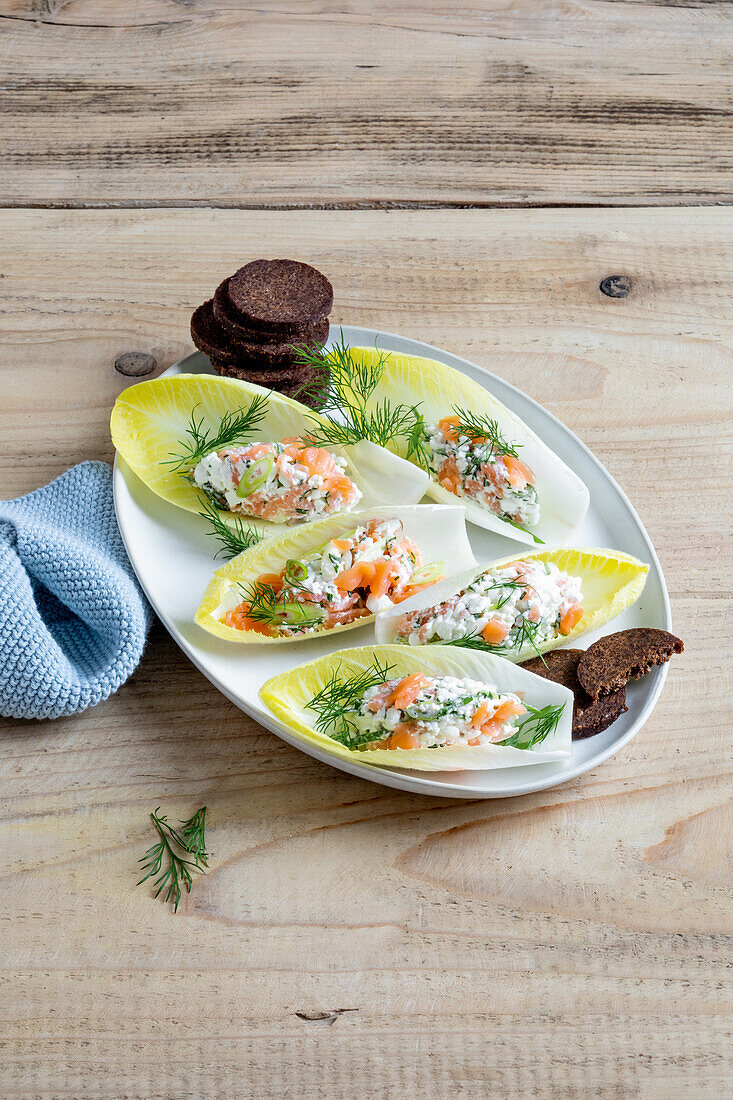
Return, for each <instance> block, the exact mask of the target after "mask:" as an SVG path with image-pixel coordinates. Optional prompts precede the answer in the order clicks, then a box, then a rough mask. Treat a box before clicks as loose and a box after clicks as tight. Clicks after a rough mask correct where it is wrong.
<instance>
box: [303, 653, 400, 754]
mask: <svg viewBox="0 0 733 1100" xmlns="http://www.w3.org/2000/svg"><path fill="white" fill-rule="evenodd" d="M394 668H395V666H394V665H390V664H388V663H387V662H385V663H384V664H383V665H382V664H380V662H379V657H377V656H375V657H373V658H372V662H371V664H370V665H368V666H367V667H366V668H365V669H363V670H362V671H361V672H356V673H354V674H353V675H351V676H346V677H343V676H341V675H340V670H341V665H340V664H338V665H337V666H336V668H334V670H333V672H332V673H331V675H330V676H329V678H328V680H327V681H326V683H325V684H324V685H323V687H322V688H321V690H320V691H319V692H318V694H317V695H314V696H313V698H312V699H311V700H310V702H309V703H306V704H305V705H306V707H307V708H308V710H312V711H315V713H316V715H317V717H316V723H315V725H316V729H317V730H318V731H319V733H325V734H327V735H328V736H329V737H330V738H331V739H332V740H334V741H339V742H340V743H341V744H342V745H351V744H352V743H354V744H356V743H358V741H359V731H358V730H357V729H356V726H355V725H354V723H353V722H352V721H351V720H350V719H349V717H348V713H349V712H350V711H351V712H355V711H356V710H357V709H358V708H359V705H360V704H361V700H362V698H363V697H364V693H365V692H366V691H368V690H369V688H372V687H379V686H380V684H383V683H385V682H386V681H387V680H389V679H390V674H391V673H392V672H394ZM361 740H362V741H364V738H361ZM369 740H371V741H374V740H377V738H375V736H374V734H371V735H370V736H369Z"/></svg>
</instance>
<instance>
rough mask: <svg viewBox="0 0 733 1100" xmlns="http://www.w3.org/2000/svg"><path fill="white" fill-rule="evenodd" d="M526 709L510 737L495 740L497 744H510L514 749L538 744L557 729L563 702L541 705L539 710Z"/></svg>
mask: <svg viewBox="0 0 733 1100" xmlns="http://www.w3.org/2000/svg"><path fill="white" fill-rule="evenodd" d="M527 710H528V711H529V714H528V715H527V716H526V718H522V720H521V721H520V722H519V723H518V725H517V728H516V729H515V731H514V733H513V734H512V735H511V737H507V739H506V741H497V745H510V746H511V747H512V748H515V749H531V748H532V747H533V746H534V745H538V744H539V743H540V741H544V740H545V738H546V737H547V736H548V735H549V734H551V733H552V732H553V730H555V729H557V724H558V722H559V721H560V716H561V714H562V712H563V711H564V710H565V704H564V703H560V704H559V705H558V706H556V707H553V706H547V707H542V709H541V710H537V709H536V708H535V707H530V706H527Z"/></svg>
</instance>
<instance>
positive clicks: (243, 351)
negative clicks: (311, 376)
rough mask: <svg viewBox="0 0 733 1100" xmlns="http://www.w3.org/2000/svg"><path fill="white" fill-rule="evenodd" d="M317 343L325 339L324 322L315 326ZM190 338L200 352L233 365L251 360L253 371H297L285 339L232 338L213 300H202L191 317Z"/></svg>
mask: <svg viewBox="0 0 733 1100" xmlns="http://www.w3.org/2000/svg"><path fill="white" fill-rule="evenodd" d="M317 334H318V337H319V339H318V341H317V342H318V343H324V342H325V340H327V339H328V321H324V322H322V323H321V324H320V325H319V326H318V329H317ZM191 338H192V340H193V342H194V344H195V345H196V347H197V348H198V349H199V351H203V352H204V354H206V355H208V356H209V357H210V358H213V359H221V360H222V361H224V362H228V363H231V364H235V363H237V362H239V360H241V359H248V360H251V363H252V368H253V369H257V370H286V369H293V370H300V369H302V367H301V366H300V364H299V363H298V362H297V359H296V352H295V351H294V350H293V345H292V344H290V343H287V342H280V341H278V342H275V343H260V342H256V343H255V342H249V341H246V340H235V339H234V338H233V337H232V336H231V335H230V334H229V333H228V332H227V331H226V329H225V328H224V327H223V326H222V325H221V324H220V323H219V322H218V320H217V319H216V314H215V312H214V305H213V300H212V299H209V300H208V302H204V303H203V305H200V306H199V307H198V309H197V310H195V311H194V314H193V316H192V317H191Z"/></svg>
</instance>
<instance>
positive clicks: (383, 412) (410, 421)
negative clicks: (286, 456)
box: [294, 329, 423, 457]
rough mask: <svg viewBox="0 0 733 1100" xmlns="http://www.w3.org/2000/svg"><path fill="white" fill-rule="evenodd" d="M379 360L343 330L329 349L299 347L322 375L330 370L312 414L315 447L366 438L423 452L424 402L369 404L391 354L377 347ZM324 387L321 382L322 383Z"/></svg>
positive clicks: (300, 355)
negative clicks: (367, 357) (360, 350)
mask: <svg viewBox="0 0 733 1100" xmlns="http://www.w3.org/2000/svg"><path fill="white" fill-rule="evenodd" d="M375 349H376V351H377V358H376V360H375V361H374V362H364V361H363V360H361V359H359V358H358V357H357V356H355V355H354V349H353V348H352V347H351V346H350V345H349V344H347V343H346V341H345V339H344V334H343V329H342V330H341V336H340V338H339V340H337V341H336V343H335V344H333V346H332V347H331V349H330V350H329V351H326V349H325V347H323V346H321V347H317V348H295V349H294V353H295V357H296V360H297V361H298V362H299V363H300V364H301V365H302V366H306V367H308V368H309V369H310V370H311V371H315V372H316V374H317V377H318V378H321V377H323V375H324V373H325V372H326V371H328V372H329V374H330V388H329V389H328V390H327V391H326V392H323V391H322V390H321V389H319V390H318V392H319V395H320V416H319V418H318V419H316V418H315V417H312V418H311V423H310V426H309V429H308V441H309V442H310V443H312V444H313V445H314V446H323V445H328V444H331V445H336V446H349V445H352V444H354V443H360V442H361V441H362V440H364V439H366V440H368V441H369V442H371V443H376V444H377V445H378V446H380V447H387V446H388V445H389V444H390V443H392V444H394V443H395V442H396V441H399V440H403V441H406V445H407V449H408V457H412V454H413V453H418V449H417V439H418V437H420V442H421V437H422V433H423V422H422V417H421V415H420V413H419V411H418V408H419V407H418V405H405V404H402V403H400V404H396V405H395V404H394V403H393V402H392V401H390V400H389V399H388V398H386V397H385V398H382V399H381V400H380V401H378V402H377V403H376V404H373V405H372V406H371V407H369V404H370V400H371V398H372V397H373V395H374V392H375V390H376V388H377V386H378V385H379V383H380V381H381V379H382V375H383V374H384V368H385V366H386V364H387V359H388V352H386V351H380V349H379V348H378V347H376V345H375ZM319 385H320V383H319Z"/></svg>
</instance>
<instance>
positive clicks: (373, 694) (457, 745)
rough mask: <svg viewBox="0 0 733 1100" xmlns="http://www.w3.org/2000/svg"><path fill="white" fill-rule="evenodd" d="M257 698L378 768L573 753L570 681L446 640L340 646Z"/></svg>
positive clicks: (448, 766) (520, 761)
mask: <svg viewBox="0 0 733 1100" xmlns="http://www.w3.org/2000/svg"><path fill="white" fill-rule="evenodd" d="M260 698H261V699H262V700H263V702H264V703H266V705H267V706H268V707H269V708H270V710H271V711H272V713H273V714H274V715H275V717H276V718H278V719H279V721H280V722H282V724H283V725H284V726H285V727H286V728H287V729H288V730H289V731H290V732H291V733H294V734H296V735H297V736H298V737H300V738H302V739H303V740H304V741H306V742H308V743H310V744H312V745H317V746H318V747H319V748H321V749H325V750H326V751H328V752H329V753H331V754H333V755H334V756H337V757H339V758H341V759H344V760H354V759H356V760H358V761H359V762H360V763H366V764H374V765H377V766H387V767H392V768H409V769H414V770H417V771H459V770H463V769H467V770H485V769H489V768H505V767H517V766H522V765H531V764H540V763H548V762H550V761H553V760H562V759H566V758H567V757H568V756H570V754H571V751H572V750H571V722H572V712H573V697H572V693H571V692H570V691H569V690H568V689H567V688H564V687H562V686H561V685H560V684H555V683H552V682H551V681H549V680H545V679H543V678H542V677H539V676H535V675H533V674H532V673H531V672H527V670H526V669H523V668H518V667H517V666H516V665H514V664H511V663H510V662H509V661H505V660H503V659H502V658H500V657H495V656H492V655H491V654H488V653H477V652H472V651H465V650H464V651H460V650H456V649H453V648H451V647H447V646H430V647H427V648H424V649H423V648H421V649H419V650H415V649H413V648H410V647H407V646H369V647H365V648H361V649H346V650H342V651H341V652H338V653H332V654H329V655H328V656H325V657H321V658H319V659H318V660H316V661H312V662H310V663H309V664H305V665H301V666H300V667H298V668H295V669H293V670H292V671H290V672H285V673H281V674H280V675H279V676H275V677H273V678H272V679H271V680H268V681H267V683H266V684H265V685H264V686H263V687H262V689H261V691H260Z"/></svg>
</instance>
